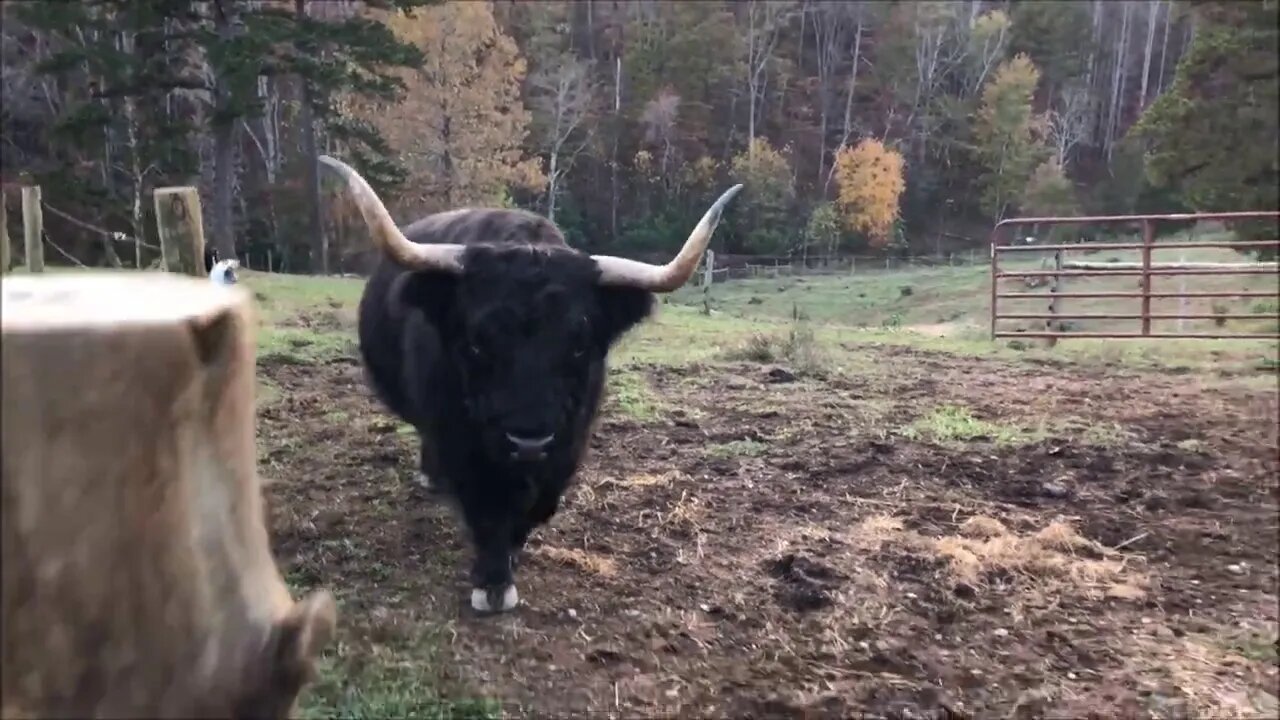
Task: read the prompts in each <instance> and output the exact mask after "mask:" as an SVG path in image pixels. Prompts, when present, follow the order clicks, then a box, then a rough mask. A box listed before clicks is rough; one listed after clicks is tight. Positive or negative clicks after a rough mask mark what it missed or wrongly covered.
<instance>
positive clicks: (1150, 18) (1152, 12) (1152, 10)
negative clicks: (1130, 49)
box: [1138, 0, 1161, 109]
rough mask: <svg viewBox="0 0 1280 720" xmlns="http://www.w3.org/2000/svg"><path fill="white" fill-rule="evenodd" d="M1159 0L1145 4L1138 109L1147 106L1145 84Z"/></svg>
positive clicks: (1148, 74) (1149, 68)
mask: <svg viewBox="0 0 1280 720" xmlns="http://www.w3.org/2000/svg"><path fill="white" fill-rule="evenodd" d="M1160 5H1161V2H1160V0H1155V2H1154V3H1152V4H1150V5H1148V6H1147V49H1146V51H1145V52H1143V54H1142V89H1141V91H1140V92H1139V93H1138V94H1139V96H1140V97H1139V99H1138V107H1139V109H1146V107H1147V84H1148V77H1149V76H1150V75H1151V51H1152V49H1153V48H1154V47H1155V41H1156V20H1157V19H1159V17H1160Z"/></svg>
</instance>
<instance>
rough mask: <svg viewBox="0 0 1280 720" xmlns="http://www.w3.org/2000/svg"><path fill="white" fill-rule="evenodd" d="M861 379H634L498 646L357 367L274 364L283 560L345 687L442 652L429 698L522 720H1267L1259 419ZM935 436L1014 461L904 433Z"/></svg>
mask: <svg viewBox="0 0 1280 720" xmlns="http://www.w3.org/2000/svg"><path fill="white" fill-rule="evenodd" d="M865 352H868V353H870V358H871V359H872V360H873V361H874V362H873V363H872V365H873V366H874V367H875V368H877V370H876V371H874V372H870V373H861V374H853V375H845V376H841V377H827V378H822V377H818V378H795V377H793V376H792V374H791V373H789V372H787V371H786V369H785V368H779V367H777V366H766V365H758V364H751V363H725V364H716V365H707V366H701V367H699V366H694V367H689V368H678V369H675V368H669V367H659V366H649V367H631V368H625V369H623V371H625V372H627V373H631V374H633V375H635V376H638V378H639V379H640V380H641V381H642V382H643V383H644V384H646V385H647V386H648V387H649V389H650V393H649V395H648V400H647V401H646V402H647V403H648V405H647V406H646V407H645V408H643V412H640V411H637V409H636V408H635V407H632V406H631V405H627V404H625V403H620V402H618V400H617V399H616V398H614V399H611V401H610V403H609V405H608V410H607V412H606V413H605V416H604V418H603V420H602V422H601V423H600V426H599V428H598V431H597V433H596V437H595V440H594V441H593V443H592V448H591V456H590V459H589V461H588V462H587V465H586V467H585V469H584V471H583V472H582V473H581V474H580V476H579V480H578V484H577V485H576V487H575V489H574V490H573V491H572V492H571V495H570V497H569V499H568V500H567V502H566V503H565V505H564V507H563V510H562V511H561V513H560V514H559V515H557V516H556V517H555V518H554V520H553V521H552V523H551V525H550V526H549V527H545V528H543V529H542V530H541V531H539V532H538V533H536V534H535V535H534V537H533V539H532V540H531V542H530V547H529V552H528V555H527V556H526V559H525V560H524V562H523V565H522V566H521V568H520V570H519V575H518V583H519V586H520V591H521V596H522V606H521V607H520V608H519V610H518V611H517V612H515V613H513V614H511V615H509V616H503V617H498V618H492V617H490V618H480V617H476V616H475V615H474V614H473V613H472V612H471V611H470V610H469V608H467V607H466V595H467V590H468V587H467V583H466V570H467V566H468V562H469V550H468V549H467V547H466V545H465V543H464V542H463V541H462V535H461V533H460V531H459V530H458V524H457V523H456V522H455V520H454V518H453V516H452V515H451V513H450V511H449V510H448V509H447V508H446V507H444V506H442V505H441V504H440V503H438V502H436V501H435V500H434V499H432V498H431V497H428V496H426V495H425V494H424V493H423V492H422V491H420V490H418V489H417V488H416V487H414V486H412V485H411V484H410V483H409V482H408V479H409V478H410V477H411V476H412V473H413V470H414V460H415V458H416V454H415V453H416V446H415V443H414V441H413V438H412V436H411V435H408V434H406V433H404V432H403V431H400V430H397V424H396V423H395V422H393V421H392V420H390V419H389V416H387V415H385V414H384V413H383V412H382V411H381V410H380V408H379V407H377V406H376V405H375V404H374V402H373V400H372V399H371V398H370V397H369V395H368V393H367V391H366V390H365V388H364V385H363V382H362V379H361V371H360V368H359V366H358V365H357V363H356V361H355V360H354V358H351V359H344V360H341V361H338V362H332V363H328V364H323V365H295V364H276V363H274V362H268V361H266V360H264V362H263V363H262V368H261V372H262V374H263V376H264V377H265V378H267V379H268V380H269V381H270V382H271V383H272V384H274V385H275V386H277V388H278V390H279V392H278V393H277V394H276V397H275V399H274V400H273V401H272V402H271V403H270V404H267V405H265V406H264V407H262V408H261V409H260V421H259V439H260V445H261V447H262V451H261V455H262V457H261V460H262V472H263V474H264V476H266V477H267V478H268V479H269V480H270V481H271V485H270V486H269V488H268V497H269V503H270V509H271V516H272V525H273V537H274V541H275V544H276V549H277V554H278V556H279V558H280V560H281V563H282V564H283V565H284V566H285V567H286V568H287V570H288V576H289V578H290V579H291V581H293V582H295V583H297V584H301V585H320V586H325V587H329V588H331V589H334V590H335V591H336V592H337V593H338V594H339V595H340V597H341V598H342V603H343V626H344V630H343V633H344V635H343V646H344V648H345V652H347V653H349V654H351V656H353V657H355V658H356V665H358V664H359V662H361V660H360V658H361V657H362V653H363V654H367V655H368V656H369V657H373V656H378V657H384V658H385V657H386V655H387V652H386V649H387V648H393V649H395V648H412V647H414V645H413V643H414V640H413V638H419V637H421V634H422V632H423V628H434V629H439V632H438V633H436V634H435V635H434V637H435V638H437V639H438V641H439V642H441V643H442V644H443V648H444V653H445V656H444V657H443V658H436V659H435V660H433V661H432V664H431V665H430V666H429V668H430V669H429V670H423V672H424V673H431V674H432V675H431V677H430V678H426V680H427V681H429V682H437V683H441V684H442V686H448V687H450V688H456V691H457V692H463V693H467V694H471V695H485V696H489V697H494V698H497V699H499V700H500V701H501V702H502V703H503V705H504V707H505V708H506V709H507V710H508V711H510V712H514V713H523V714H536V715H539V716H556V717H565V716H568V715H569V714H576V715H578V716H582V715H584V714H585V713H587V712H591V713H592V714H604V715H606V716H608V715H613V716H619V717H641V716H647V717H652V716H655V715H658V714H665V715H669V716H670V715H675V716H680V717H694V716H700V717H708V716H717V717H725V716H733V717H778V716H781V717H799V716H808V717H823V716H831V717H847V716H849V715H850V714H853V713H857V712H869V713H875V714H879V715H887V716H891V717H920V716H941V715H945V714H946V713H950V714H951V715H952V716H962V717H963V716H973V717H994V716H999V717H1006V716H1013V717H1031V716H1043V715H1045V714H1049V715H1057V716H1071V717H1084V716H1087V715H1088V714H1089V713H1096V714H1097V716H1098V717H1121V716H1129V717H1144V716H1159V717H1178V716H1198V717H1205V716H1208V715H1211V716H1214V717H1225V716H1229V715H1228V714H1229V713H1235V714H1237V715H1241V714H1247V713H1254V714H1258V715H1260V716H1272V717H1274V716H1275V713H1276V709H1275V704H1274V703H1275V697H1276V696H1277V695H1280V691H1278V690H1277V682H1278V679H1277V678H1278V675H1277V662H1276V650H1277V648H1276V627H1277V567H1276V562H1277V542H1278V528H1277V498H1278V495H1280V491H1278V489H1277V479H1276V472H1277V438H1276V422H1277V394H1276V392H1274V391H1267V390H1265V389H1263V390H1261V391H1260V390H1258V389H1257V388H1258V387H1259V386H1258V384H1256V383H1255V384H1253V385H1252V386H1249V385H1242V384H1239V383H1233V382H1232V381H1231V380H1230V379H1223V378H1202V377H1199V376H1192V375H1180V376H1174V375H1160V374H1137V373H1126V372H1124V371H1117V370H1110V371H1107V372H1106V373H1105V374H1104V372H1103V371H1102V370H1100V369H1098V370H1091V369H1088V368H1080V367H1074V368H1072V367H1066V368H1063V367H1052V366H1043V365H1030V364H1009V363H1005V362H998V361H993V360H979V359H964V358H957V357H952V356H948V355H943V354H933V353H928V352H923V351H919V350H911V349H905V348H891V347H886V348H880V349H875V348H871V349H865ZM1250 387H1252V388H1253V389H1249V388H1250ZM1263 387H1264V388H1265V386H1263ZM632 401H634V398H632ZM939 405H953V406H963V407H967V408H969V409H970V410H971V413H972V416H973V417H974V418H976V419H978V420H980V421H984V422H986V423H988V424H990V425H991V426H994V427H1001V428H1007V429H1019V430H1018V431H1017V432H1014V433H1012V435H1013V437H1011V438H1010V437H1005V438H1003V439H1001V442H997V441H996V440H997V439H999V438H984V437H981V436H979V437H976V438H967V439H965V440H963V441H954V440H948V439H947V438H938V437H932V436H930V435H929V434H928V433H927V432H925V433H921V432H914V433H913V432H907V431H903V430H902V428H905V427H909V426H911V424H912V423H913V422H916V421H917V420H919V419H920V418H924V417H928V416H929V414H930V413H931V412H932V411H933V410H934V409H935V408H937V407H938V406H939ZM917 427H919V426H917ZM405 652H409V651H408V650H406V651H405ZM424 667H428V666H424Z"/></svg>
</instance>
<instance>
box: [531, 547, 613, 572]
mask: <svg viewBox="0 0 1280 720" xmlns="http://www.w3.org/2000/svg"><path fill="white" fill-rule="evenodd" d="M532 554H533V555H534V556H535V557H538V558H543V559H546V560H549V561H551V562H553V563H556V564H559V565H564V566H566V567H571V568H573V569H575V570H578V571H580V572H584V573H587V574H589V575H599V576H601V577H614V576H615V575H617V574H618V563H617V562H616V561H615V560H614V559H613V558H610V557H605V556H603V555H600V554H597V553H593V552H588V551H586V550H579V549H577V548H561V547H554V546H550V545H541V546H538V547H536V548H533V553H532Z"/></svg>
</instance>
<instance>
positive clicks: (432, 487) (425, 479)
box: [413, 472, 443, 496]
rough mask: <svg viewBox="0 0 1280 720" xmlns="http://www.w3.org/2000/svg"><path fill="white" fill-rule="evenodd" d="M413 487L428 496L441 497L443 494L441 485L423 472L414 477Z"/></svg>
mask: <svg viewBox="0 0 1280 720" xmlns="http://www.w3.org/2000/svg"><path fill="white" fill-rule="evenodd" d="M413 485H414V487H416V488H418V489H419V490H421V491H422V492H424V493H426V494H427V495H433V496H434V495H440V494H441V493H442V492H443V491H442V490H441V488H440V483H438V482H433V481H432V479H431V476H430V475H427V474H426V473H423V472H419V473H418V474H416V475H414V476H413Z"/></svg>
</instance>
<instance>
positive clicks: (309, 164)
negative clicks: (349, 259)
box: [293, 0, 329, 275]
mask: <svg viewBox="0 0 1280 720" xmlns="http://www.w3.org/2000/svg"><path fill="white" fill-rule="evenodd" d="M293 7H294V11H295V12H296V13H297V15H298V17H299V18H304V17H306V16H307V2H306V0H294V4H293ZM298 80H299V82H301V84H302V108H301V115H302V118H301V120H302V155H303V165H304V167H305V168H306V171H305V172H306V183H307V186H306V187H307V189H306V198H307V200H306V202H307V234H308V235H310V236H311V242H312V246H311V256H312V265H311V272H313V273H314V272H316V270H317V269H319V271H320V274H322V275H328V274H329V243H328V242H327V239H326V237H325V234H324V226H323V224H322V223H321V222H320V167H319V162H320V161H319V156H320V153H319V151H318V150H317V149H316V123H315V110H314V105H313V104H312V103H313V102H314V93H315V90H314V88H312V87H311V83H309V82H307V79H306V78H298ZM317 261H318V264H317Z"/></svg>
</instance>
